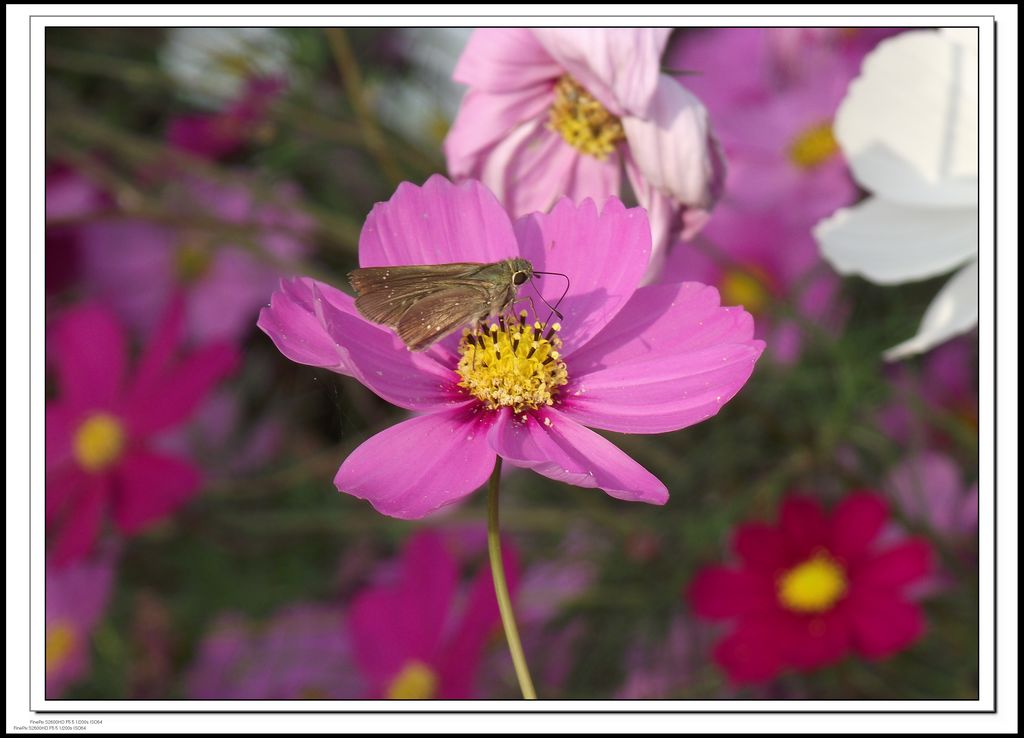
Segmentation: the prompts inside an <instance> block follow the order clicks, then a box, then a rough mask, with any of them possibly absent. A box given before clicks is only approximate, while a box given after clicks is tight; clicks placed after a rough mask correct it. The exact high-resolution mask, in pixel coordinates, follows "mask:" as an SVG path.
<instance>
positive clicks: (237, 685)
mask: <svg viewBox="0 0 1024 738" xmlns="http://www.w3.org/2000/svg"><path fill="white" fill-rule="evenodd" d="M364 690H365V685H364V683H363V680H362V679H361V678H360V676H359V673H358V670H357V669H356V668H355V664H354V663H353V661H352V646H351V644H350V639H349V636H348V633H347V631H346V630H345V618H344V612H343V611H342V610H341V609H340V608H338V607H335V606H331V605H319V604H311V603H301V604H294V605H289V606H288V607H286V608H284V609H283V610H281V611H280V612H278V613H277V614H275V615H274V616H273V618H271V620H270V621H269V622H268V623H266V624H265V625H262V626H256V625H254V624H252V623H249V622H248V621H246V620H245V619H244V618H241V617H239V616H236V615H223V616H221V617H220V618H219V619H218V620H217V622H216V623H215V624H214V626H213V628H212V629H211V631H210V633H209V634H208V635H207V636H206V637H205V638H204V639H203V642H202V644H201V645H200V647H199V653H198V656H197V657H196V661H195V663H193V665H192V666H191V667H190V668H189V671H188V673H187V675H186V677H185V693H186V694H187V695H188V697H189V698H190V699H197V700H214V699H219V700H239V699H243V700H244V699H250V700H294V699H357V698H359V697H361V696H362V694H363V692H364Z"/></svg>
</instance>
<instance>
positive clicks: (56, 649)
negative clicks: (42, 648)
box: [46, 620, 76, 673]
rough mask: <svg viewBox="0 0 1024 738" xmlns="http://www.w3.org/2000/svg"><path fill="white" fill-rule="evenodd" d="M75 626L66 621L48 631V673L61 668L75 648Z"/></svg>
mask: <svg viewBox="0 0 1024 738" xmlns="http://www.w3.org/2000/svg"><path fill="white" fill-rule="evenodd" d="M75 640H76V638H75V626H74V625H72V624H71V623H70V622H67V621H65V620H62V621H58V622H57V623H56V624H54V625H51V626H50V627H49V628H47V629H46V671H47V673H49V672H52V671H53V670H54V669H58V668H60V665H61V664H63V663H64V659H66V658H67V657H68V655H69V654H70V653H71V650H72V649H73V648H74V647H75Z"/></svg>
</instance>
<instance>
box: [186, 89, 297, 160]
mask: <svg viewBox="0 0 1024 738" xmlns="http://www.w3.org/2000/svg"><path fill="white" fill-rule="evenodd" d="M283 89H284V81H283V80H282V79H279V78H275V77H253V78H250V79H249V80H248V81H247V83H246V87H245V90H244V92H243V94H242V96H241V97H240V98H239V99H238V100H236V101H235V102H233V103H232V104H231V105H229V106H228V107H227V108H225V109H224V110H222V111H219V112H216V113H197V114H194V115H182V116H178V117H177V118H174V119H173V120H171V122H170V125H169V126H168V129H167V141H168V143H170V144H171V145H172V146H174V147H175V148H177V149H181V150H182V151H187V152H188V153H190V154H194V155H196V156H201V157H204V158H208V159H219V158H221V157H223V156H227V155H228V154H231V153H233V152H235V151H237V150H238V149H240V148H241V147H242V146H243V145H245V144H246V143H247V142H249V141H250V140H252V139H253V138H255V137H257V136H259V135H260V133H261V132H262V131H263V130H265V126H266V122H267V113H268V110H269V108H270V105H271V104H272V103H273V102H274V100H275V99H276V98H277V96H278V95H280V94H281V92H282V90H283Z"/></svg>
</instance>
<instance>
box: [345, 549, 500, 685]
mask: <svg viewBox="0 0 1024 738" xmlns="http://www.w3.org/2000/svg"><path fill="white" fill-rule="evenodd" d="M503 558H504V560H505V562H504V563H505V570H506V573H507V574H506V576H507V577H508V580H509V589H510V591H511V592H512V594H513V596H514V595H515V590H516V585H517V580H518V559H517V556H516V554H515V551H514V550H513V549H512V548H511V547H506V548H505V550H504V552H503ZM458 580H459V568H458V565H457V564H456V562H455V560H454V559H453V558H452V556H451V555H450V554H449V553H448V551H447V550H446V548H445V545H444V542H443V540H442V538H441V537H440V536H439V535H438V534H436V533H433V532H430V531H423V532H420V533H417V534H416V535H414V536H413V537H412V538H410V539H409V541H408V542H407V543H406V544H405V548H404V550H403V551H402V556H401V560H400V561H399V562H398V572H397V580H396V581H394V582H392V583H389V584H380V585H375V586H372V587H370V588H369V589H367V590H364V591H363V592H361V593H360V594H358V595H357V596H356V598H355V600H354V601H353V602H352V606H351V608H350V610H349V616H348V628H349V634H350V637H351V639H352V650H353V655H354V658H355V661H356V663H357V664H358V666H359V669H360V671H361V672H362V674H363V677H364V678H365V680H366V683H367V686H368V695H367V696H368V697H370V698H373V699H379V698H390V699H466V698H470V697H473V696H474V689H473V685H474V682H475V680H476V675H477V671H478V670H479V667H480V663H481V660H482V659H483V655H484V649H485V646H486V645H487V642H488V641H489V640H490V638H491V636H492V635H494V634H495V633H496V632H497V630H498V623H499V615H498V606H497V603H496V602H495V598H494V584H493V582H492V580H491V572H490V569H489V568H487V567H483V568H481V570H480V572H479V573H478V574H477V576H476V578H475V579H474V580H473V583H472V584H471V585H470V588H469V591H468V593H466V595H465V599H464V602H463V606H462V607H461V608H458V610H457V609H456V602H457V601H458V599H459V597H458V594H459V592H458V589H459V588H458Z"/></svg>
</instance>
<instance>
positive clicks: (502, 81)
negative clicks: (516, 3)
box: [452, 28, 562, 92]
mask: <svg viewBox="0 0 1024 738" xmlns="http://www.w3.org/2000/svg"><path fill="white" fill-rule="evenodd" d="M561 75H562V67H561V66H560V65H559V64H558V63H557V62H556V61H555V60H554V59H553V58H552V57H551V55H550V54H548V53H547V51H545V50H544V47H543V46H542V45H541V44H540V43H539V42H538V41H537V38H536V36H535V35H534V32H533V30H532V29H529V28H478V29H477V30H475V31H473V34H472V35H471V36H470V37H469V41H467V42H466V48H465V49H463V51H462V56H460V57H459V61H458V63H457V64H456V65H455V71H454V72H453V73H452V79H454V80H455V81H456V82H461V83H463V84H466V85H469V86H470V87H473V88H476V89H480V90H486V91H487V92H512V91H517V90H523V89H525V88H529V87H533V86H537V85H542V84H544V83H547V82H551V81H554V80H556V79H558V77H560V76H561Z"/></svg>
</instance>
